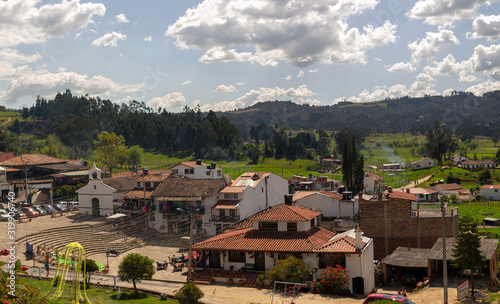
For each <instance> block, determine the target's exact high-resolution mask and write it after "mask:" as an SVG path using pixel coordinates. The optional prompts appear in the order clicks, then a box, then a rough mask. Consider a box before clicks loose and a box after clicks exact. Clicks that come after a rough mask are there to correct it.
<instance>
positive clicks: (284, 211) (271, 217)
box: [253, 205, 321, 222]
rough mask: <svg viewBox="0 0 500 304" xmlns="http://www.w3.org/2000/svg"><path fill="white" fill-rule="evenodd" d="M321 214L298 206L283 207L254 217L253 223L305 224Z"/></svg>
mask: <svg viewBox="0 0 500 304" xmlns="http://www.w3.org/2000/svg"><path fill="white" fill-rule="evenodd" d="M320 215H321V212H319V211H315V210H311V209H309V208H306V207H302V206H299V205H292V206H289V205H283V206H281V207H279V208H275V209H269V210H266V211H265V212H262V213H260V214H258V215H256V216H255V217H254V218H253V220H254V221H287V222H306V221H310V220H312V219H313V218H315V217H317V216H320Z"/></svg>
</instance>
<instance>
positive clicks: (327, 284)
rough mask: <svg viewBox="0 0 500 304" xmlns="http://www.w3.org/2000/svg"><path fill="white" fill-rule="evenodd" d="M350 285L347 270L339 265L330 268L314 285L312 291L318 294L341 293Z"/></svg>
mask: <svg viewBox="0 0 500 304" xmlns="http://www.w3.org/2000/svg"><path fill="white" fill-rule="evenodd" d="M348 283H349V274H348V273H347V269H345V268H343V267H342V266H339V265H337V267H328V268H326V270H325V271H323V273H322V275H321V276H320V277H319V278H318V280H317V281H316V282H314V283H313V285H312V291H313V292H316V293H339V292H341V291H342V290H344V289H345V288H346V286H347V284H348Z"/></svg>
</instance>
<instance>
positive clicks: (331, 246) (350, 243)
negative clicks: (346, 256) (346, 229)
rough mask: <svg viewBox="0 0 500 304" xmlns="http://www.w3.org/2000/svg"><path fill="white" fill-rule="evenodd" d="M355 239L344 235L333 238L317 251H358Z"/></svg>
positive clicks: (363, 244)
mask: <svg viewBox="0 0 500 304" xmlns="http://www.w3.org/2000/svg"><path fill="white" fill-rule="evenodd" d="M355 242H356V241H355V239H354V238H352V237H350V236H347V235H345V236H343V237H339V238H337V239H333V240H331V241H329V242H328V243H327V244H325V245H323V246H321V248H319V249H318V250H316V251H317V252H324V253H336V252H345V253H354V252H356V243H355ZM365 245H366V242H362V246H363V247H364V246H365Z"/></svg>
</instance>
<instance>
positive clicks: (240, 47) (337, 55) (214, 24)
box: [165, 0, 396, 66]
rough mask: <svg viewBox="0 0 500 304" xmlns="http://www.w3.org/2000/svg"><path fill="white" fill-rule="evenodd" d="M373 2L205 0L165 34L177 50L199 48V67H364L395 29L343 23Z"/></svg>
mask: <svg viewBox="0 0 500 304" xmlns="http://www.w3.org/2000/svg"><path fill="white" fill-rule="evenodd" d="M377 3H378V1H377V0H364V1H359V0H339V1H336V2H335V3H333V4H332V3H331V2H330V1H301V2H299V1H296V0H283V1H275V0H260V1H247V0H228V1H219V0H205V1H203V2H201V3H200V4H198V6H197V7H195V8H192V9H189V10H187V11H186V13H185V14H184V16H181V17H180V18H179V19H178V20H177V21H176V22H175V23H174V24H172V25H170V26H169V27H168V29H167V31H166V32H165V34H166V35H167V36H171V37H173V38H175V45H176V46H177V47H179V48H182V49H189V48H192V49H203V50H205V54H204V55H202V56H201V57H200V59H199V61H201V62H205V63H210V62H229V61H239V62H251V63H259V64H261V65H270V66H276V65H277V64H278V62H280V61H284V62H286V63H289V64H293V65H296V66H308V65H310V64H313V63H315V62H323V63H327V64H338V63H350V62H363V63H364V62H365V56H366V52H367V51H368V50H371V49H373V48H376V47H379V46H385V45H388V44H391V43H394V42H395V40H396V36H395V29H396V26H395V25H393V24H391V23H390V22H386V23H384V24H383V25H382V26H380V27H373V26H365V27H363V28H362V30H359V29H357V28H349V25H348V23H347V20H348V19H349V17H351V16H352V15H356V14H361V13H363V12H366V11H369V10H372V9H374V8H375V7H376V5H377Z"/></svg>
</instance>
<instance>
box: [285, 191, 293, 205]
mask: <svg viewBox="0 0 500 304" xmlns="http://www.w3.org/2000/svg"><path fill="white" fill-rule="evenodd" d="M285 205H288V206H291V205H293V195H292V194H285Z"/></svg>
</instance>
